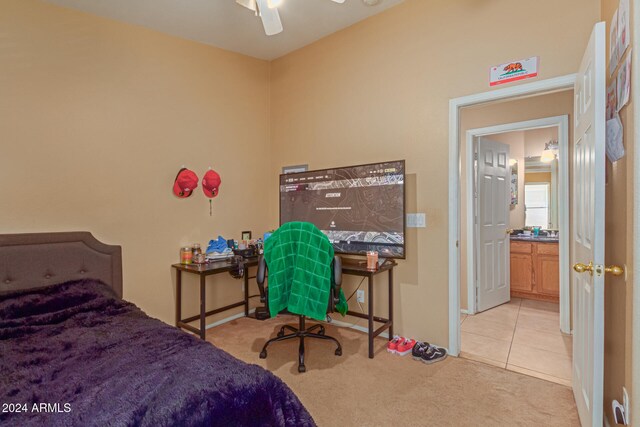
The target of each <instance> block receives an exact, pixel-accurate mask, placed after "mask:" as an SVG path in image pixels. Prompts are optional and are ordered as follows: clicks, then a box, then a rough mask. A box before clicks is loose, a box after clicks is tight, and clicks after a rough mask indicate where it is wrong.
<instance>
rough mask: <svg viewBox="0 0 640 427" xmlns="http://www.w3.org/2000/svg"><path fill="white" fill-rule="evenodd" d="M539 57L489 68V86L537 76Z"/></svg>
mask: <svg viewBox="0 0 640 427" xmlns="http://www.w3.org/2000/svg"><path fill="white" fill-rule="evenodd" d="M539 63H540V57H538V56H532V57H531V58H526V59H520V60H518V61H513V62H506V63H504V64H500V65H496V66H494V67H491V70H490V72H489V75H490V77H489V86H497V85H502V84H505V83H511V82H515V81H518V80H524V79H530V78H532V77H537V76H538V65H539Z"/></svg>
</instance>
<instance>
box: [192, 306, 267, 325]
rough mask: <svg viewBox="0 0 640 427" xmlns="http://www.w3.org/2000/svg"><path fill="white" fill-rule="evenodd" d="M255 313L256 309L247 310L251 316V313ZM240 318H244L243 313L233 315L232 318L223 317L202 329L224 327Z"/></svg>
mask: <svg viewBox="0 0 640 427" xmlns="http://www.w3.org/2000/svg"><path fill="white" fill-rule="evenodd" d="M255 311H256V309H255V308H252V309H250V310H249V314H251V313H253V312H255ZM241 317H245V316H244V311H243V312H242V313H238V314H234V315H233V316H229V317H225V318H224V319H221V320H218V321H217V322H213V323H211V324H209V325H207V326H205V327H204V328H205V329H211V328H215V327H216V326H220V325H224V324H225V323H229V322H231V321H233V320H236V319H240V318H241Z"/></svg>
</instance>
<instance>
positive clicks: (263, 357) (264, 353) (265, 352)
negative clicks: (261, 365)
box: [260, 350, 267, 359]
mask: <svg viewBox="0 0 640 427" xmlns="http://www.w3.org/2000/svg"><path fill="white" fill-rule="evenodd" d="M266 358H267V350H262V351H261V352H260V359H266Z"/></svg>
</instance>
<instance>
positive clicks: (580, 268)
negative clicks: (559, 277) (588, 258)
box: [573, 262, 593, 276]
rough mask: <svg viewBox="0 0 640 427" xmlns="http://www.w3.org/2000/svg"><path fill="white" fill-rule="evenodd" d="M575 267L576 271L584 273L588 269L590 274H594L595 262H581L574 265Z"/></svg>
mask: <svg viewBox="0 0 640 427" xmlns="http://www.w3.org/2000/svg"><path fill="white" fill-rule="evenodd" d="M573 269H574V270H575V272H576V273H584V272H585V271H588V272H589V274H591V275H592V276H593V262H589V265H585V264H582V263H580V262H579V263H577V264H574V265H573Z"/></svg>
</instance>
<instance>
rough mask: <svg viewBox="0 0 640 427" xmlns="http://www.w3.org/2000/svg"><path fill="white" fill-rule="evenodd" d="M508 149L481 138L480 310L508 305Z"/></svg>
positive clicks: (479, 146) (478, 230) (505, 146)
mask: <svg viewBox="0 0 640 427" xmlns="http://www.w3.org/2000/svg"><path fill="white" fill-rule="evenodd" d="M510 173H511V172H510V167H509V146H508V145H506V144H501V143H499V142H495V141H491V140H489V139H487V138H485V137H480V138H478V181H477V186H478V198H477V203H476V205H477V213H478V216H477V219H476V221H477V222H476V224H477V227H476V230H477V233H478V236H477V237H478V238H477V240H476V242H477V256H476V259H477V260H478V276H477V302H478V304H477V311H484V310H488V309H490V308H493V307H495V306H497V305H500V304H504V303H506V302H509V300H510V298H511V295H510V293H511V289H510V286H509V236H508V235H507V228H508V227H509V201H510V193H509V178H510Z"/></svg>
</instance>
